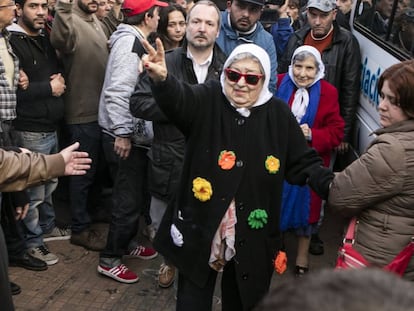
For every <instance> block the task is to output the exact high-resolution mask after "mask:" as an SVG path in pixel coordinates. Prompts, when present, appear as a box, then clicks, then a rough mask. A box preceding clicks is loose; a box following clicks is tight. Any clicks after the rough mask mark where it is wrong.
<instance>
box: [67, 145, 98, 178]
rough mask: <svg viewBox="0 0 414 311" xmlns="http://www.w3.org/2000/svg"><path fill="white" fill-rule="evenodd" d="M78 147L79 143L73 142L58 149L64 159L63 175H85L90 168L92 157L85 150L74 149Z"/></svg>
mask: <svg viewBox="0 0 414 311" xmlns="http://www.w3.org/2000/svg"><path fill="white" fill-rule="evenodd" d="M78 148H79V143H77V142H76V143H74V144H72V145H70V146H69V147H66V148H65V149H63V150H62V151H60V152H59V153H60V155H61V156H62V157H63V159H64V161H65V175H85V174H86V171H87V170H88V169H90V167H91V166H90V164H91V163H92V159H91V158H89V155H88V153H87V152H82V151H75V150H76V149H78Z"/></svg>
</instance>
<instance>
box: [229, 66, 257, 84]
mask: <svg viewBox="0 0 414 311" xmlns="http://www.w3.org/2000/svg"><path fill="white" fill-rule="evenodd" d="M224 72H225V73H226V77H227V79H229V80H230V81H231V82H235V83H237V82H239V80H240V79H241V78H242V77H243V78H244V81H246V83H247V84H250V85H256V84H257V83H258V82H259V81H260V79H261V78H263V76H264V75H262V74H258V73H256V74H255V73H241V72H238V71H235V70H233V69H230V68H226V69H225V70H224Z"/></svg>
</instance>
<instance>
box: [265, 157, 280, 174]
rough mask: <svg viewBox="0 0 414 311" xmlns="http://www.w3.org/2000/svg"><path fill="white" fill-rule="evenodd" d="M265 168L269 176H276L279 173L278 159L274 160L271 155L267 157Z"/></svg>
mask: <svg viewBox="0 0 414 311" xmlns="http://www.w3.org/2000/svg"><path fill="white" fill-rule="evenodd" d="M265 167H266V169H267V170H268V171H269V173H270V174H276V173H277V172H278V171H279V167H280V161H279V159H278V158H275V157H274V156H272V155H270V156H267V158H266V161H265Z"/></svg>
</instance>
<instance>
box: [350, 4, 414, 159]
mask: <svg viewBox="0 0 414 311" xmlns="http://www.w3.org/2000/svg"><path fill="white" fill-rule="evenodd" d="M354 1H355V3H354V4H353V9H352V12H351V18H350V23H351V30H352V33H353V34H354V35H355V37H356V38H357V40H358V42H359V45H360V48H361V60H362V62H361V66H362V70H361V95H360V100H359V106H358V112H357V120H356V126H355V132H354V137H353V146H354V148H355V151H356V153H357V154H361V153H363V152H364V151H365V150H366V148H367V146H368V144H369V143H370V141H371V140H372V138H373V137H372V136H370V134H371V133H372V132H373V131H374V130H376V129H378V128H379V127H380V124H379V118H378V113H377V107H378V103H379V94H378V91H377V81H378V78H379V76H380V75H381V73H382V72H383V71H384V70H385V69H386V68H388V67H389V66H391V65H393V64H395V63H397V62H400V61H403V60H408V59H411V58H413V53H414V6H413V3H414V0H408V1H405V0H364V1H362V0H357V1H356V0H354Z"/></svg>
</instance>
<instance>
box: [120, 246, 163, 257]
mask: <svg viewBox="0 0 414 311" xmlns="http://www.w3.org/2000/svg"><path fill="white" fill-rule="evenodd" d="M126 256H127V257H132V258H141V259H152V258H155V257H157V256H158V253H157V251H156V250H155V249H153V248H151V247H145V246H142V245H138V246H137V247H135V248H134V249H133V250H132V251H130V252H129V253H128V254H126Z"/></svg>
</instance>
